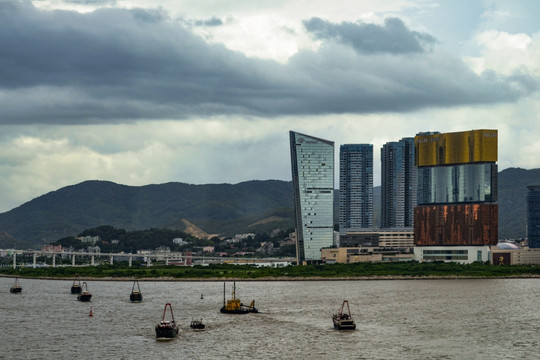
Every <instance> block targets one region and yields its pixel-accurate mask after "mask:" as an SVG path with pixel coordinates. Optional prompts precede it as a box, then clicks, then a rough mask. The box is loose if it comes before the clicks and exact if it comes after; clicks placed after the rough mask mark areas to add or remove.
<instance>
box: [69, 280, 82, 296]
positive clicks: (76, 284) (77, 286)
mask: <svg viewBox="0 0 540 360" xmlns="http://www.w3.org/2000/svg"><path fill="white" fill-rule="evenodd" d="M81 290H82V288H81V281H80V280H73V284H71V293H72V294H80V293H81Z"/></svg>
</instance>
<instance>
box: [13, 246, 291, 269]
mask: <svg viewBox="0 0 540 360" xmlns="http://www.w3.org/2000/svg"><path fill="white" fill-rule="evenodd" d="M17 255H20V256H25V255H32V259H33V260H32V267H33V268H36V267H37V266H38V264H37V258H38V257H41V256H47V257H50V258H51V259H52V260H51V266H52V267H56V257H57V256H60V257H66V256H69V257H71V266H76V257H79V258H82V257H90V263H89V264H87V263H84V264H82V265H87V266H95V265H96V261H95V259H96V257H97V258H103V257H105V258H108V259H109V264H111V265H112V264H113V263H114V260H115V258H116V260H117V261H119V259H122V260H123V261H125V259H127V260H128V264H129V266H132V265H133V259H134V258H135V259H142V260H143V261H144V262H146V266H147V267H149V266H151V265H152V263H153V262H163V263H164V264H165V265H172V264H177V265H188V266H190V265H194V264H195V263H196V265H201V264H216V263H217V264H238V265H240V264H242V265H259V266H262V265H265V266H283V265H284V264H290V263H291V262H292V261H294V260H295V259H294V258H265V259H261V258H244V257H210V256H192V255H187V254H186V253H182V252H158V253H147V254H146V253H145V254H131V253H128V254H126V253H95V252H79V251H42V250H13V253H12V256H13V268H14V269H16V268H17ZM267 264H268V265H267ZM19 266H20V265H19Z"/></svg>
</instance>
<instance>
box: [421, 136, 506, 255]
mask: <svg viewBox="0 0 540 360" xmlns="http://www.w3.org/2000/svg"><path fill="white" fill-rule="evenodd" d="M496 161H497V130H471V131H463V132H454V133H445V134H440V133H421V134H418V135H417V136H416V137H415V164H416V165H417V167H418V170H417V171H418V206H417V207H416V208H415V211H414V243H415V245H416V247H415V249H414V251H415V258H416V259H417V260H419V261H432V260H444V261H457V262H465V263H469V262H474V261H488V260H489V252H490V246H493V245H496V244H497V241H498V207H497V175H498V173H497V164H496Z"/></svg>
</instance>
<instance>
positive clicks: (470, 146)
mask: <svg viewBox="0 0 540 360" xmlns="http://www.w3.org/2000/svg"><path fill="white" fill-rule="evenodd" d="M497 139H498V133H497V130H492V129H480V130H470V131H461V132H453V133H445V134H419V135H417V136H416V137H415V138H414V143H415V149H414V150H415V152H414V153H415V165H416V166H437V165H451V164H470V163H476V162H496V161H497V156H498V154H497Z"/></svg>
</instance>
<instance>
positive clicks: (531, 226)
mask: <svg viewBox="0 0 540 360" xmlns="http://www.w3.org/2000/svg"><path fill="white" fill-rule="evenodd" d="M527 189H529V192H528V193H527V239H528V241H529V248H531V249H535V248H536V249H538V248H540V185H531V186H527Z"/></svg>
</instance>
